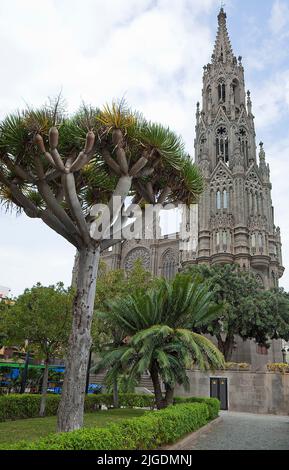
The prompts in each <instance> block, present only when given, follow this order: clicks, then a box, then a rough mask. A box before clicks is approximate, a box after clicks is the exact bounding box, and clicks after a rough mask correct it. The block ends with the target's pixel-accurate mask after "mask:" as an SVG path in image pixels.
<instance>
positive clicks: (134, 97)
mask: <svg viewBox="0 0 289 470" xmlns="http://www.w3.org/2000/svg"><path fill="white" fill-rule="evenodd" d="M219 8H220V1H217V0H126V1H123V0H81V1H80V0H25V1H23V0H1V1H0V64H1V73H0V97H1V99H0V117H3V116H4V115H5V114H6V113H9V112H12V111H14V110H16V109H18V108H21V107H24V106H25V104H26V103H28V104H30V105H33V106H37V105H41V104H43V103H44V102H45V101H47V97H48V96H50V97H52V96H56V95H57V94H58V93H59V91H60V90H62V92H63V95H64V97H65V99H66V101H67V104H68V106H69V111H71V112H73V111H74V110H76V109H77V108H78V106H79V105H80V103H81V102H82V101H83V100H84V101H85V102H87V103H91V104H93V105H97V106H101V105H102V104H104V103H105V102H109V101H111V100H112V99H113V98H121V97H123V96H125V98H126V99H127V101H128V103H129V104H130V106H131V107H132V108H135V109H138V110H140V111H142V112H143V113H144V114H145V116H146V117H147V118H148V119H151V120H154V121H160V122H162V123H163V124H166V125H169V126H170V127H171V128H172V129H174V130H176V131H177V132H178V133H179V134H181V135H182V136H183V138H184V140H185V142H186V147H187V150H188V152H189V153H190V154H192V155H193V141H194V126H195V105H196V102H197V101H198V100H200V99H201V89H202V72H203V70H202V69H203V66H204V65H205V64H207V63H208V62H209V61H210V57H211V54H212V51H213V45H214V41H215V36H216V29H217V14H218V11H219ZM225 9H226V11H227V15H228V28H229V33H230V37H231V42H232V45H233V49H234V52H235V54H236V55H237V56H238V55H242V56H243V63H244V66H245V73H246V85H247V88H248V89H250V90H251V93H252V101H253V112H254V114H255V116H256V122H255V123H256V131H257V142H259V141H260V140H262V141H264V143H265V150H266V153H267V159H268V162H269V163H270V165H271V178H272V183H273V202H274V205H275V219H276V220H275V221H276V224H277V225H280V227H281V230H282V237H283V255H284V263H283V264H284V265H285V266H288V264H289V217H288V205H289V197H288V193H289V190H288V173H289V172H288V170H289V165H288V158H289V134H288V124H289V47H288V41H289V2H288V0H262V2H261V1H260V0H229V1H228V0H227V2H226V7H225ZM73 258H74V249H73V247H71V246H70V245H69V244H68V243H67V242H66V241H64V240H63V239H61V238H60V237H59V236H58V235H56V234H54V233H53V232H52V231H51V230H50V229H48V228H47V227H46V226H45V225H43V224H42V223H41V222H39V221H35V220H32V219H27V217H25V216H19V217H16V216H15V214H12V215H11V214H5V213H4V212H3V211H2V212H0V285H5V286H9V287H10V288H11V292H12V294H13V295H18V294H19V293H21V292H22V291H23V289H24V288H25V287H31V286H32V285H33V284H35V283H36V282H37V281H41V282H42V283H43V284H51V283H55V282H57V281H60V280H61V281H64V282H65V284H69V283H70V279H71V270H72V265H73ZM281 285H282V286H284V287H285V288H286V289H287V290H289V273H288V272H286V274H285V275H284V277H283V279H282V280H281Z"/></svg>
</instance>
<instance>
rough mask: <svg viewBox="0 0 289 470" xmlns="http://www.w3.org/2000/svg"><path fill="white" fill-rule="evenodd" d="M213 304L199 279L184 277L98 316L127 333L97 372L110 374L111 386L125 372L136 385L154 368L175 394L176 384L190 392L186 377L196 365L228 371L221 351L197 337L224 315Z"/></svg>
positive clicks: (161, 283) (160, 284) (119, 302)
mask: <svg viewBox="0 0 289 470" xmlns="http://www.w3.org/2000/svg"><path fill="white" fill-rule="evenodd" d="M211 298H212V295H211V293H210V292H209V291H208V290H207V288H205V287H204V285H203V284H202V283H201V281H200V279H198V278H195V279H194V280H193V281H192V280H191V278H190V276H186V275H181V274H179V275H177V276H176V278H175V279H174V280H173V281H172V282H168V281H166V280H164V279H162V280H160V281H159V282H158V283H157V285H156V286H155V287H154V288H152V289H150V290H149V291H147V292H142V291H140V292H135V293H134V294H133V295H130V296H127V297H125V298H120V299H118V300H116V301H111V302H108V303H107V306H108V310H107V311H106V312H99V316H100V317H101V318H103V319H105V320H106V321H107V322H108V323H111V324H112V325H114V328H118V329H119V331H121V332H122V336H123V344H122V345H121V346H120V347H115V346H114V345H112V346H111V347H109V346H108V347H107V349H106V350H105V351H104V352H103V357H102V360H101V362H100V364H99V365H98V369H104V368H105V369H107V370H108V372H107V377H108V379H110V380H112V379H113V378H114V377H115V376H116V375H117V374H120V373H122V372H125V373H126V374H127V375H128V376H129V378H130V379H131V380H137V379H139V378H140V377H141V375H142V374H143V373H144V372H145V371H151V370H152V369H153V368H154V370H157V374H158V376H159V377H160V378H161V380H162V381H163V383H164V384H165V386H166V388H167V389H173V388H174V387H175V385H176V384H182V385H184V386H185V387H186V388H188V386H189V382H188V377H187V372H186V371H187V369H190V368H191V367H192V366H193V365H196V366H198V367H200V368H201V369H208V368H213V369H214V368H219V367H223V365H224V360H223V356H222V354H221V353H220V352H219V350H218V349H217V348H216V347H215V346H214V345H213V344H212V342H211V341H210V340H208V339H207V338H206V337H204V336H201V335H199V334H197V333H195V332H194V331H193V330H194V329H195V328H198V327H200V326H201V325H204V324H206V323H207V322H208V321H210V320H212V318H215V317H216V315H217V314H218V313H219V311H220V307H216V306H215V305H214V304H212V302H211Z"/></svg>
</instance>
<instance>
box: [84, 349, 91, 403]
mask: <svg viewBox="0 0 289 470" xmlns="http://www.w3.org/2000/svg"><path fill="white" fill-rule="evenodd" d="M91 356H92V350H90V351H89V358H88V365H87V372H86V386H85V394H86V395H87V394H88V389H89V374H90V368H91Z"/></svg>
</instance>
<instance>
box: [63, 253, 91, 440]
mask: <svg viewBox="0 0 289 470" xmlns="http://www.w3.org/2000/svg"><path fill="white" fill-rule="evenodd" d="M99 256H100V254H99V248H97V247H95V246H89V247H85V248H82V249H81V250H80V251H79V263H78V272H77V291H76V295H75V298H74V305H73V320H72V332H71V335H70V339H69V346H68V353H67V358H66V370H65V376H64V383H63V389H62V396H61V400H60V404H59V408H58V419H57V423H58V431H59V432H68V431H73V430H75V429H80V428H81V427H82V426H83V412H84V398H85V384H86V373H87V364H88V359H89V351H90V348H91V324H92V317H93V307H94V299H95V289H96V277H97V270H98V263H99Z"/></svg>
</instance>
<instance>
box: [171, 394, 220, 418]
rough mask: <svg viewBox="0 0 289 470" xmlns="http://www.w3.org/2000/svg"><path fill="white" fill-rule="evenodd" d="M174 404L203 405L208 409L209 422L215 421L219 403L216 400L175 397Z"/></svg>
mask: <svg viewBox="0 0 289 470" xmlns="http://www.w3.org/2000/svg"><path fill="white" fill-rule="evenodd" d="M174 403H175V404H176V405H177V404H180V403H205V404H206V405H207V407H208V409H209V421H211V420H212V419H216V418H217V417H218V415H219V411H220V401H219V400H218V399H217V398H207V397H204V398H201V397H200V398H197V397H188V398H183V397H176V398H175V399H174Z"/></svg>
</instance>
